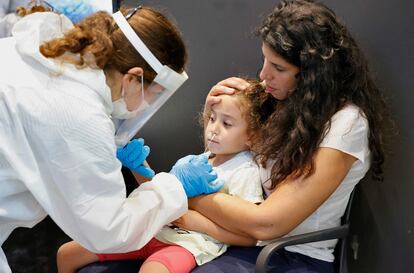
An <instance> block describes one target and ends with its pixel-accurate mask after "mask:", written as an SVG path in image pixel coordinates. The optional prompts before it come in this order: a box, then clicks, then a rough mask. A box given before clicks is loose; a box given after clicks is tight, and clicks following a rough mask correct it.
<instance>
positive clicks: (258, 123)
mask: <svg viewBox="0 0 414 273" xmlns="http://www.w3.org/2000/svg"><path fill="white" fill-rule="evenodd" d="M244 79H245V80H246V81H247V82H248V83H249V84H250V85H249V87H248V88H246V89H245V90H243V91H240V90H239V91H237V92H236V93H235V94H234V95H232V96H234V97H236V98H237V99H238V102H239V106H240V109H241V114H242V117H243V118H244V119H245V120H246V122H247V134H248V137H249V140H250V142H251V143H252V144H253V146H252V147H251V149H252V151H253V152H254V150H253V149H254V147H256V146H258V144H256V143H258V142H260V143H262V142H261V140H262V136H261V132H262V128H263V126H264V124H265V123H266V122H267V120H268V118H269V117H270V115H271V114H272V113H273V112H274V111H275V108H276V102H277V101H276V99H275V98H274V97H273V96H272V95H270V94H268V93H266V92H264V87H263V85H262V84H261V83H260V82H259V81H258V80H257V79H253V78H247V77H244ZM223 96H226V95H223ZM210 114H211V109H209V108H206V109H204V112H203V113H202V114H200V115H199V123H200V126H201V127H203V128H205V126H206V125H207V123H208V120H209V118H210Z"/></svg>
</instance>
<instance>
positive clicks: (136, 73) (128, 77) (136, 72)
mask: <svg viewBox="0 0 414 273" xmlns="http://www.w3.org/2000/svg"><path fill="white" fill-rule="evenodd" d="M143 74H144V70H143V69H142V68H141V67H133V68H131V69H130V70H128V72H127V73H126V74H125V75H124V76H123V77H122V86H124V87H125V88H127V86H128V85H129V84H130V83H131V82H132V81H133V80H137V79H140V78H141V75H143Z"/></svg>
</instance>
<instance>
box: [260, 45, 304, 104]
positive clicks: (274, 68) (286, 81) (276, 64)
mask: <svg viewBox="0 0 414 273" xmlns="http://www.w3.org/2000/svg"><path fill="white" fill-rule="evenodd" d="M262 52H263V57H264V62H263V68H262V70H261V71H260V79H261V80H262V81H264V82H265V84H266V92H267V93H270V94H271V95H272V96H273V97H275V98H276V99H278V100H284V99H286V98H287V97H288V96H289V94H290V93H291V92H292V91H293V90H294V89H295V88H296V82H297V79H296V75H297V74H298V73H299V68H298V67H297V66H295V65H293V64H290V63H288V62H287V61H285V59H283V58H282V57H281V56H280V55H279V54H277V53H276V52H275V51H274V50H273V49H271V48H270V47H269V46H268V45H266V44H265V43H263V45H262Z"/></svg>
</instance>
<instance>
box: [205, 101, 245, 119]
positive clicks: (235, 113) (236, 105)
mask: <svg viewBox="0 0 414 273" xmlns="http://www.w3.org/2000/svg"><path fill="white" fill-rule="evenodd" d="M220 98H221V101H220V102H219V103H217V104H214V105H213V106H212V110H213V111H214V112H216V113H220V114H224V115H228V116H232V117H234V118H241V114H242V109H243V107H242V98H241V97H240V96H237V95H220Z"/></svg>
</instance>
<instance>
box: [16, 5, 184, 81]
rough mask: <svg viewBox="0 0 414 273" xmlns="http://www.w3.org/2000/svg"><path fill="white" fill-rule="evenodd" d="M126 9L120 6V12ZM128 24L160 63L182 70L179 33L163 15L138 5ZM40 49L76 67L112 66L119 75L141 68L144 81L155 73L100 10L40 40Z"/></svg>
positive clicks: (47, 55) (28, 12)
mask: <svg viewBox="0 0 414 273" xmlns="http://www.w3.org/2000/svg"><path fill="white" fill-rule="evenodd" d="M33 9H34V10H33ZM46 10H47V9H46V8H32V10H30V11H28V10H24V9H23V8H21V9H20V14H21V15H26V14H30V13H32V12H37V11H46ZM127 11H128V10H127V9H125V8H121V12H122V13H123V14H126V13H127ZM128 23H129V24H130V26H131V27H132V28H133V29H134V31H135V32H136V34H137V35H138V36H139V37H140V38H141V40H142V41H143V42H144V44H145V45H146V46H147V47H148V49H149V50H150V51H151V52H152V53H153V54H154V55H155V56H156V57H157V58H158V60H159V61H160V62H161V63H162V64H163V65H167V66H169V67H170V68H172V69H173V70H175V71H176V72H178V73H181V72H182V71H184V68H185V64H186V62H187V50H186V47H185V45H184V42H183V39H182V37H181V33H180V32H179V30H178V29H177V27H176V26H175V25H174V24H173V23H172V22H171V21H170V20H169V19H168V18H167V17H166V16H165V15H163V14H162V13H160V12H159V11H156V10H155V9H153V8H150V7H140V8H139V9H138V10H137V11H136V12H135V14H134V15H133V16H131V17H130V18H129V19H128ZM40 52H41V53H42V54H43V55H44V56H45V57H49V58H60V59H61V60H63V61H65V62H70V63H73V64H75V65H77V66H78V67H85V66H88V67H92V68H96V67H98V68H101V69H113V70H116V71H119V72H121V73H122V74H126V73H127V72H128V70H129V69H131V68H133V67H142V68H143V70H144V80H145V81H147V82H150V81H152V80H153V79H154V78H155V76H156V73H155V71H154V70H153V69H152V68H151V66H149V65H148V63H147V62H146V61H145V60H144V59H143V58H142V56H141V55H140V54H139V53H138V52H137V50H136V49H135V48H134V47H133V45H132V44H131V43H130V42H129V40H128V39H127V38H126V36H125V35H124V33H123V32H122V31H121V30H120V29H119V28H118V26H117V24H116V23H115V21H114V19H113V18H112V16H111V15H110V14H108V13H107V12H104V11H99V12H96V13H94V14H92V15H90V16H88V17H86V18H85V19H83V20H82V21H80V22H79V23H77V24H75V26H74V28H73V29H71V30H70V31H68V32H67V33H65V35H64V36H63V37H61V38H57V39H54V40H51V41H48V42H46V43H44V44H43V45H41V46H40ZM65 53H69V54H65ZM70 53H72V54H70Z"/></svg>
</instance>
